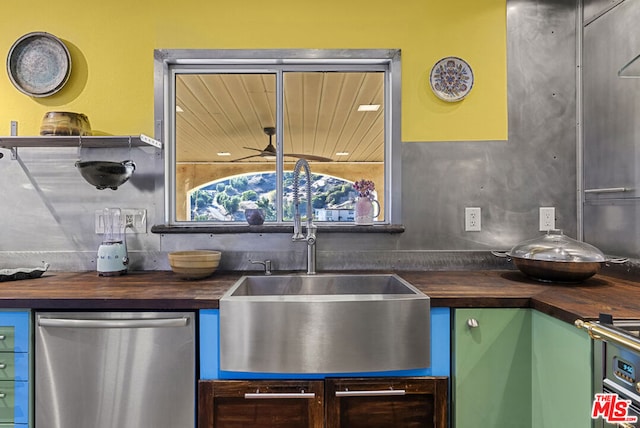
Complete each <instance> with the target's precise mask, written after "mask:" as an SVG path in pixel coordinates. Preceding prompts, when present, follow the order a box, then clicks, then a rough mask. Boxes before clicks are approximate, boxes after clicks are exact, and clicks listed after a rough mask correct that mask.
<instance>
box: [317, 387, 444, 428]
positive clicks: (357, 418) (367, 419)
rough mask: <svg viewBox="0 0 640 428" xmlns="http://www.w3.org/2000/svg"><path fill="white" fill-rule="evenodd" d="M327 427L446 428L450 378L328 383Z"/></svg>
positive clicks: (326, 389) (326, 388)
mask: <svg viewBox="0 0 640 428" xmlns="http://www.w3.org/2000/svg"><path fill="white" fill-rule="evenodd" d="M325 391H326V404H327V412H326V426H327V427H335V428H391V427H425V428H446V426H447V396H448V379H447V378H446V377H398V378H360V379H356V378H337V379H326V381H325Z"/></svg>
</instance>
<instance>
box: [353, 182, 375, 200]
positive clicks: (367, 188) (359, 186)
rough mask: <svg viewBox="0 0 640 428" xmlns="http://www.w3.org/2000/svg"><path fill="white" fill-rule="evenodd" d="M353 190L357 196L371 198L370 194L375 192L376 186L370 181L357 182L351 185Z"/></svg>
mask: <svg viewBox="0 0 640 428" xmlns="http://www.w3.org/2000/svg"><path fill="white" fill-rule="evenodd" d="M353 188H354V189H356V192H358V196H362V197H368V198H372V197H373V194H372V192H373V191H374V190H376V185H375V184H374V183H373V181H371V180H365V179H364V178H363V179H362V180H358V181H356V182H355V183H353Z"/></svg>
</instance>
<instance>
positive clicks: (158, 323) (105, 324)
mask: <svg viewBox="0 0 640 428" xmlns="http://www.w3.org/2000/svg"><path fill="white" fill-rule="evenodd" d="M188 323H189V319H188V318H187V317H180V318H155V319H154V318H150V319H69V318H39V319H38V325H39V326H41V327H60V328H153V327H184V326H186V325H187V324H188Z"/></svg>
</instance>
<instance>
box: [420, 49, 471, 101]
mask: <svg viewBox="0 0 640 428" xmlns="http://www.w3.org/2000/svg"><path fill="white" fill-rule="evenodd" d="M429 83H430V84H431V90H433V93H434V94H436V96H437V97H438V98H440V99H441V100H444V101H449V102H454V101H460V100H461V99H463V98H464V97H466V96H467V94H468V93H469V92H470V91H471V88H472V87H473V70H471V67H470V66H469V64H467V62H466V61H464V60H463V59H460V58H458V57H455V56H449V57H446V58H442V59H441V60H440V61H438V62H436V64H435V65H434V66H433V68H432V69H431V74H430V75H429Z"/></svg>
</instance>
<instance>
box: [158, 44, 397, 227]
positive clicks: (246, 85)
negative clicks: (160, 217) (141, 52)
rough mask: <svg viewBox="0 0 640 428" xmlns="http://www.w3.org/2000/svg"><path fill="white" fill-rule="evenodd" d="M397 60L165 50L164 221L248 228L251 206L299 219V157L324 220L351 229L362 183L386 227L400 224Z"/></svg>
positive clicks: (368, 54) (271, 217)
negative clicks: (368, 183)
mask: <svg viewBox="0 0 640 428" xmlns="http://www.w3.org/2000/svg"><path fill="white" fill-rule="evenodd" d="M399 61H400V57H399V51H396V50H392V51H387V50H353V51H349V50H346V51H331V50H327V51H323V50H320V51H316V50H313V51H309V50H275V51H271V50H269V51H245V50H206V51H202V50H186V51H185V50H180V51H156V104H155V115H156V123H158V124H162V126H161V127H160V128H161V131H160V133H161V135H160V136H159V137H160V139H162V140H163V141H164V142H165V147H166V153H165V161H166V168H165V170H166V180H165V188H166V198H165V200H166V209H165V223H167V224H171V225H188V226H193V225H194V224H198V225H199V224H225V223H236V224H237V223H238V222H243V223H244V216H243V211H244V209H246V208H262V209H263V210H264V211H265V213H266V221H265V224H269V223H275V224H279V223H287V222H290V221H291V220H292V215H291V212H292V210H291V182H292V178H291V176H292V173H291V172H292V171H293V168H294V165H295V163H296V161H297V160H298V159H300V158H303V159H306V160H307V161H308V162H309V164H310V167H311V172H312V177H311V180H312V189H313V195H312V198H313V199H312V202H313V208H314V219H315V221H316V222H350V221H351V220H352V217H350V215H351V216H352V213H351V214H350V212H351V210H352V208H353V207H352V204H353V200H354V198H355V191H354V190H353V188H352V183H353V181H355V180H359V179H362V178H365V179H369V180H372V181H374V182H375V185H376V197H377V199H378V202H379V203H380V206H381V210H380V214H379V216H378V218H377V219H376V220H377V223H379V224H390V223H393V222H395V223H399V222H400V209H399V207H400V201H399V195H400V191H399V190H400V185H399V182H400V178H399V177H400V171H399V169H400V168H399V162H400V158H399V150H398V146H399V144H400V141H399V134H400V131H399V105H400V103H399V89H400V84H399V82H400V80H399V79H400V75H399V74H400V65H399ZM157 137H158V135H157ZM306 179H307V178H306V177H304V174H303V175H302V176H301V180H302V181H303V182H304V180H306ZM303 188H304V186H301V189H303ZM304 198H306V195H302V200H304Z"/></svg>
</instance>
